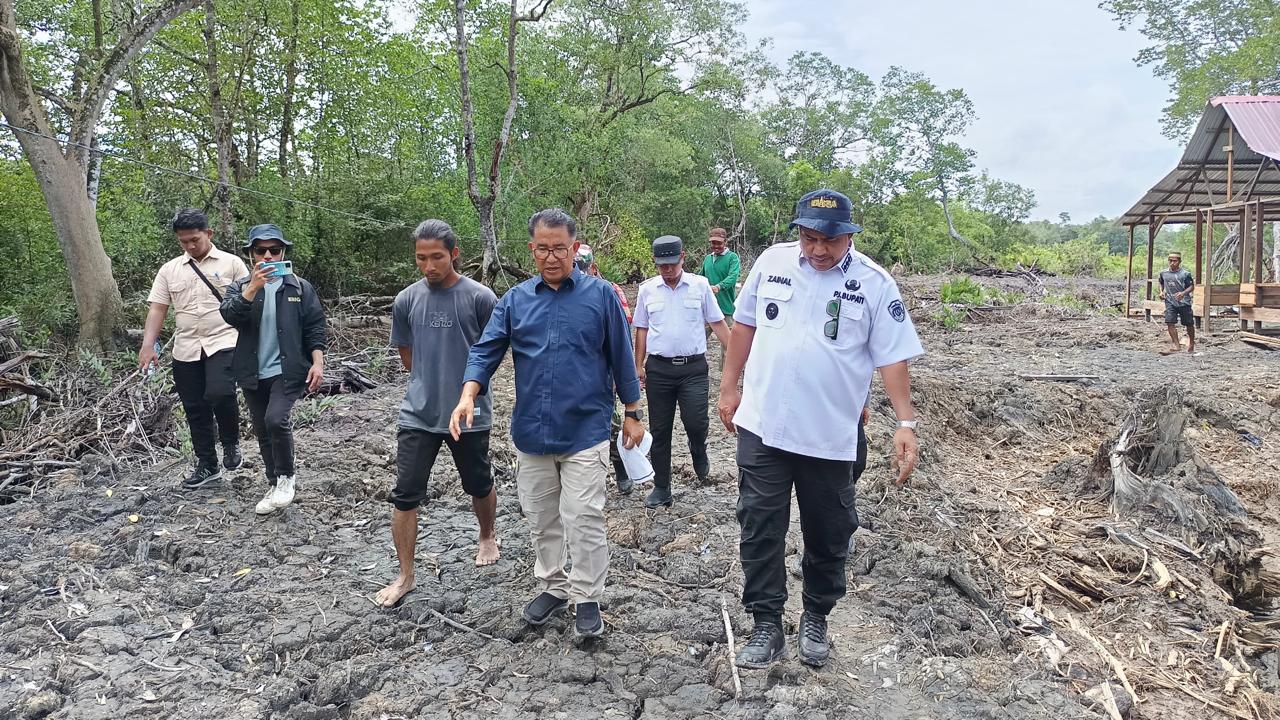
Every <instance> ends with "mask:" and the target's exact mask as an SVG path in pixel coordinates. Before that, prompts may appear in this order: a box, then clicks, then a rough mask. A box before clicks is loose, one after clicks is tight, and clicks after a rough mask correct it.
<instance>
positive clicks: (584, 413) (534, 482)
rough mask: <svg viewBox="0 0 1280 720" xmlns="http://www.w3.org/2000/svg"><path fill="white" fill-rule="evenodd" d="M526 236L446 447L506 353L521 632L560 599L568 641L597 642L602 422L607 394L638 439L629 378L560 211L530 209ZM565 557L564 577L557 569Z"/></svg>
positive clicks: (595, 283)
mask: <svg viewBox="0 0 1280 720" xmlns="http://www.w3.org/2000/svg"><path fill="white" fill-rule="evenodd" d="M529 237H530V242H529V250H530V252H531V253H532V254H533V261H534V264H535V265H536V266H537V268H538V275H536V276H534V277H533V278H530V279H529V280H526V281H524V282H522V283H520V284H519V285H516V286H515V287H513V288H511V290H509V291H507V294H506V295H503V296H502V299H501V300H499V301H498V304H497V306H496V307H495V308H494V309H493V316H492V317H491V318H490V319H489V324H488V325H487V326H485V329H484V334H483V335H481V337H480V340H479V342H477V343H476V344H475V345H473V346H472V348H471V354H470V356H469V357H468V359H467V373H466V375H465V376H464V383H463V385H462V396H461V397H460V398H459V399H458V405H457V407H455V408H454V410H453V414H452V416H451V417H450V420H449V430H450V432H451V433H452V435H453V438H454V440H457V439H458V438H459V437H461V433H462V431H463V430H464V429H465V428H468V427H470V426H471V424H472V423H473V422H474V419H475V402H476V398H477V397H478V396H479V395H481V394H483V393H484V392H485V391H487V390H488V389H489V382H490V380H492V378H493V374H494V373H495V372H497V370H498V366H499V365H500V364H501V363H502V358H503V356H504V355H506V353H507V349H508V348H510V349H511V359H512V365H513V366H514V367H515V380H516V383H515V384H516V405H515V409H514V411H513V412H512V415H511V439H512V440H513V441H514V442H515V446H516V459H517V462H518V465H517V470H516V488H517V490H518V491H519V493H520V507H521V508H522V509H523V510H524V514H525V516H526V517H528V518H529V525H530V535H531V536H532V539H533V553H534V564H533V574H534V576H535V577H536V578H537V579H538V584H539V585H540V587H541V590H542V592H540V593H539V594H538V596H537V597H535V598H534V599H533V600H532V601H530V602H529V604H528V605H526V606H525V608H524V612H523V616H524V619H525V622H527V623H529V624H530V625H544V624H546V623H547V622H548V621H550V620H551V618H552V617H553V616H555V615H556V614H558V613H560V612H563V611H564V610H565V608H567V607H568V605H569V603H570V601H572V602H573V603H574V605H575V614H576V618H575V620H574V631H575V633H576V635H577V636H578V637H580V638H583V637H598V636H600V635H603V634H604V618H603V617H602V616H601V615H600V601H601V600H602V599H604V585H605V576H606V575H607V574H608V570H609V543H608V540H607V538H606V536H605V523H604V506H605V501H606V499H607V494H606V492H605V483H606V482H607V481H608V471H607V470H606V468H607V467H608V465H607V464H606V462H607V460H606V459H607V458H608V457H609V448H608V445H609V444H610V438H609V416H610V415H611V414H612V412H613V403H614V398H615V397H617V398H618V399H620V400H622V402H623V404H624V405H625V406H626V412H625V414H624V415H625V419H624V420H623V428H622V432H623V435H624V437H625V445H626V447H627V448H633V447H635V446H636V445H637V444H639V443H640V441H641V440H643V439H644V425H643V423H642V422H641V417H642V415H641V412H640V380H639V379H638V378H637V377H636V366H635V361H634V360H633V359H632V356H631V337H630V329H629V328H628V326H627V318H626V316H625V315H623V314H622V306H621V305H619V304H618V303H617V302H616V301H615V300H614V292H613V288H611V287H609V284H608V283H607V282H605V281H603V280H600V279H598V278H594V277H591V276H590V275H587V274H586V273H584V272H582V271H581V270H579V269H577V267H576V266H575V265H574V258H575V257H576V255H577V252H578V246H579V244H578V240H577V223H575V222H574V220H573V218H572V217H570V216H569V214H568V213H566V212H564V211H563V210H559V209H554V208H553V209H548V210H542V211H540V212H537V213H535V214H534V215H533V217H531V218H529ZM566 551H567V555H566ZM569 561H572V563H573V569H572V570H571V571H569V572H567V573H566V572H565V564H566V563H567V562H569Z"/></svg>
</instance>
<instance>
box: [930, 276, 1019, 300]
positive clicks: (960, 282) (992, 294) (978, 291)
mask: <svg viewBox="0 0 1280 720" xmlns="http://www.w3.org/2000/svg"><path fill="white" fill-rule="evenodd" d="M1024 297H1025V296H1024V295H1023V294H1022V293H1019V292H1012V291H1004V290H1001V289H1000V288H996V287H990V286H987V285H983V284H982V283H979V282H976V281H974V279H973V278H971V277H968V276H964V277H958V278H955V279H953V280H948V281H947V282H945V283H943V284H942V286H941V288H940V289H939V299H941V300H942V302H943V303H946V304H948V305H963V306H965V307H976V306H979V305H1013V304H1015V303H1018V302H1021V301H1022V300H1023V298H1024Z"/></svg>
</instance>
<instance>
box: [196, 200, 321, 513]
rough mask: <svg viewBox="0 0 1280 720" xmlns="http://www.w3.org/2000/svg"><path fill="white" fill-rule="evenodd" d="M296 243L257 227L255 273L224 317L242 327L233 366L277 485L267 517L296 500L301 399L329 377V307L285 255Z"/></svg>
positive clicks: (232, 296)
mask: <svg viewBox="0 0 1280 720" xmlns="http://www.w3.org/2000/svg"><path fill="white" fill-rule="evenodd" d="M292 246H293V243H291V242H289V241H288V240H287V239H285V236H284V232H283V231H281V230H280V228H279V227H278V226H276V225H270V224H266V225H254V226H253V227H251V228H249V239H248V240H247V241H246V242H245V244H244V251H245V252H246V253H248V254H249V255H250V256H251V257H252V258H253V261H254V265H253V274H252V275H250V276H249V277H248V278H247V279H245V280H239V281H236V282H235V283H232V285H231V287H229V288H227V296H226V298H224V299H223V301H222V307H221V310H222V317H223V318H224V319H225V320H226V321H227V322H228V323H229V324H230V325H231V326H232V327H234V328H236V329H237V330H239V331H240V337H239V338H238V339H237V340H236V350H235V356H234V359H233V360H232V366H231V369H232V373H233V374H234V375H235V378H236V383H237V384H239V385H240V390H241V391H242V392H244V401H245V404H246V405H248V406H249V416H250V419H252V421H253V434H254V435H257V436H258V450H259V451H260V452H261V453H262V469H263V472H265V473H266V476H267V482H268V483H269V487H268V488H267V492H266V494H265V495H263V497H262V500H260V501H258V504H257V506H256V507H254V512H256V513H257V514H259V515H270V514H272V513H274V512H278V511H280V510H283V509H285V508H286V507H288V506H289V505H291V504H292V503H293V499H294V496H295V494H296V492H297V487H298V485H297V470H296V465H295V463H294V446H293V404H294V403H295V402H297V400H298V398H300V397H302V395H303V394H304V393H306V392H315V391H316V390H317V389H319V387H320V383H321V382H322V381H323V380H324V351H325V348H326V347H327V345H328V339H327V335H328V326H327V324H326V323H325V319H324V307H323V306H321V304H320V297H319V296H318V295H316V291H315V288H313V287H312V286H311V283H309V282H307V281H306V280H303V279H302V278H300V277H298V276H297V275H295V274H294V272H293V263H292V262H290V261H288V260H286V259H285V253H286V252H287V250H288V248H290V247H292Z"/></svg>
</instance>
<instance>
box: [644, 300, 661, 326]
mask: <svg viewBox="0 0 1280 720" xmlns="http://www.w3.org/2000/svg"><path fill="white" fill-rule="evenodd" d="M644 311H645V312H646V313H648V314H649V327H653V326H654V325H661V324H662V320H663V318H664V317H666V312H667V301H666V300H650V301H648V302H646V303H645V304H644Z"/></svg>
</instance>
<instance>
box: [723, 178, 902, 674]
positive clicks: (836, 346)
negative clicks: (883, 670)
mask: <svg viewBox="0 0 1280 720" xmlns="http://www.w3.org/2000/svg"><path fill="white" fill-rule="evenodd" d="M851 214H852V204H851V203H850V202H849V199H848V198H847V197H845V196H844V195H841V194H840V193H837V192H834V191H831V190H818V191H815V192H812V193H809V194H808V195H805V196H804V197H803V198H801V199H800V202H799V203H798V204H797V206H796V219H795V220H794V221H793V222H792V223H791V227H796V228H799V232H800V240H799V241H798V242H787V243H778V244H776V245H774V246H772V247H770V248H769V249H768V250H766V251H765V252H764V253H763V254H761V255H760V258H759V259H758V260H757V261H756V264H755V266H754V267H752V268H751V273H750V274H749V275H748V276H747V280H746V282H745V283H744V284H743V288H742V294H741V295H740V296H739V298H738V303H737V310H736V312H735V313H734V326H733V336H732V340H731V342H730V346H729V357H728V360H726V361H725V366H724V376H723V378H722V379H721V382H720V403H719V411H720V419H721V420H722V421H723V422H724V424H725V427H727V428H728V429H729V431H730V432H736V433H737V435H738V469H739V476H738V523H739V525H740V526H741V528H742V534H741V540H740V544H739V551H740V553H741V558H742V572H743V575H744V578H745V581H744V584H743V590H742V600H743V604H744V605H745V606H746V608H747V610H748V611H750V612H751V613H752V615H753V616H754V617H755V630H754V631H753V633H752V635H751V639H750V640H749V641H748V642H747V644H746V646H745V647H743V649H742V651H741V652H739V653H738V657H737V664H738V665H739V666H741V667H747V668H763V667H767V666H768V665H769V664H770V663H772V662H774V661H775V660H778V659H780V658H782V657H785V656H786V642H785V637H784V635H783V630H782V611H783V606H784V605H785V603H786V600H787V586H786V578H787V572H786V568H785V566H784V557H785V552H786V535H787V526H788V525H789V524H790V513H791V488H792V486H794V487H795V491H796V502H797V504H798V505H799V507H800V528H801V531H802V533H803V535H804V558H803V560H802V561H801V567H802V569H803V574H804V614H803V615H801V617H800V626H799V633H798V634H799V641H798V646H799V653H800V660H801V662H804V663H806V664H808V665H813V666H822V665H823V664H825V663H826V661H827V658H828V655H829V653H830V645H829V641H828V639H827V615H828V614H829V613H830V612H831V610H832V609H833V608H834V607H835V604H836V601H837V600H839V599H840V598H842V597H844V594H845V561H846V559H847V558H848V555H849V538H850V536H852V535H853V531H854V530H855V529H857V511H856V509H855V507H854V504H855V500H856V496H855V493H854V483H855V481H856V480H857V478H856V477H855V475H854V471H855V469H856V467H857V466H856V463H857V461H858V459H859V455H860V453H859V446H860V445H863V444H864V443H865V438H864V436H863V434H862V425H861V423H860V422H859V418H860V416H861V414H862V410H863V407H864V406H865V405H866V402H867V394H868V388H869V387H870V385H871V376H872V372H873V371H874V370H877V369H878V370H879V371H880V378H881V381H882V382H883V384H884V391H885V394H886V395H887V396H888V397H889V400H890V402H891V403H892V404H893V409H894V412H896V413H897V416H898V420H899V423H898V430H897V431H896V432H895V433H894V436H893V446H894V453H895V458H896V461H897V464H898V466H899V475H898V483H899V484H901V483H904V482H906V480H907V478H908V477H910V475H911V472H912V471H913V470H914V469H915V463H916V459H917V457H918V454H919V446H918V444H917V442H916V435H915V426H916V421H915V410H914V409H913V408H912V405H911V382H910V378H909V376H908V373H907V362H908V361H909V360H911V359H912V358H915V357H917V356H919V355H921V354H922V353H923V352H924V349H923V348H922V347H921V345H920V340H919V338H918V337H917V336H916V331H915V328H914V326H912V324H911V317H910V316H909V315H908V314H907V310H906V307H905V306H904V305H903V303H902V297H901V295H900V294H899V292H898V286H897V283H895V282H894V280H893V278H892V277H890V276H889V274H888V273H887V272H885V271H884V269H883V268H881V267H880V266H879V265H877V264H875V263H874V262H873V261H871V259H869V258H868V257H866V256H865V255H863V254H862V253H860V252H858V251H857V250H855V249H854V248H853V242H852V240H853V234H854V233H857V232H860V231H861V230H862V228H861V227H859V226H858V225H856V224H854V223H853V221H852V217H851ZM744 368H745V371H746V375H745V378H744V380H743V387H742V390H741V391H740V390H739V389H738V378H739V376H742V374H743V371H744ZM864 447H865V446H864Z"/></svg>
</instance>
